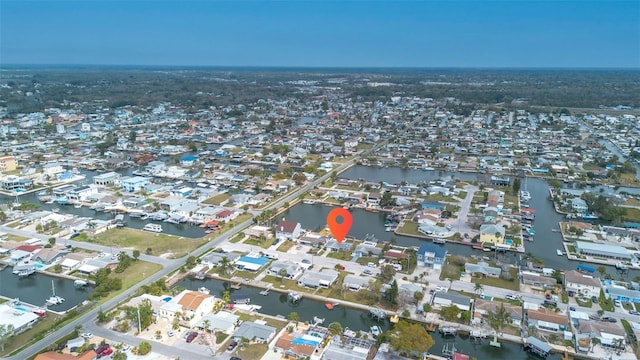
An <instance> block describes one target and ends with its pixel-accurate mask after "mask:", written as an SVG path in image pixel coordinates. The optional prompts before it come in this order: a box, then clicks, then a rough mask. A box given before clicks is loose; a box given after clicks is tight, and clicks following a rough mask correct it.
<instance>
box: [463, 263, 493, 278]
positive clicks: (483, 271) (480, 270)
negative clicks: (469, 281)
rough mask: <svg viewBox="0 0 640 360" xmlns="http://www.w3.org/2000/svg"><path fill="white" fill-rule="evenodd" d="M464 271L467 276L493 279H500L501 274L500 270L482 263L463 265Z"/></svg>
mask: <svg viewBox="0 0 640 360" xmlns="http://www.w3.org/2000/svg"><path fill="white" fill-rule="evenodd" d="M464 271H465V272H466V273H467V274H471V275H480V276H482V277H493V278H497V277H500V273H501V272H502V270H501V269H500V268H497V267H493V266H489V264H487V263H486V262H484V261H480V262H479V263H477V264H474V263H469V262H468V263H466V264H464Z"/></svg>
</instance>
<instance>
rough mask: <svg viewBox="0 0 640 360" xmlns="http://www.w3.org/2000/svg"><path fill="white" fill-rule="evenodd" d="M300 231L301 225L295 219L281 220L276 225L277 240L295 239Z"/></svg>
mask: <svg viewBox="0 0 640 360" xmlns="http://www.w3.org/2000/svg"><path fill="white" fill-rule="evenodd" d="M301 232H302V225H300V223H299V222H296V221H287V220H282V221H280V222H279V223H278V225H276V238H277V239H279V240H293V239H297V238H298V237H299V236H300V233H301Z"/></svg>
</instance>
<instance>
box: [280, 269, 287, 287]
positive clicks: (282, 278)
mask: <svg viewBox="0 0 640 360" xmlns="http://www.w3.org/2000/svg"><path fill="white" fill-rule="evenodd" d="M287 275H288V273H287V269H285V268H282V269H280V270H278V276H280V283H281V284H282V283H284V278H285V277H286V276H287Z"/></svg>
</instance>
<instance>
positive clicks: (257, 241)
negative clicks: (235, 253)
mask: <svg viewBox="0 0 640 360" xmlns="http://www.w3.org/2000/svg"><path fill="white" fill-rule="evenodd" d="M244 243H245V244H247V245H254V246H260V247H261V248H263V249H268V248H269V246H271V245H273V239H265V240H264V241H260V239H251V238H249V239H247V240H245V241H244Z"/></svg>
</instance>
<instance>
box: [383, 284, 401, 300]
mask: <svg viewBox="0 0 640 360" xmlns="http://www.w3.org/2000/svg"><path fill="white" fill-rule="evenodd" d="M384 297H385V298H386V299H387V301H389V303H390V304H391V305H396V304H397V303H398V282H397V281H395V280H393V282H392V283H391V286H390V287H389V288H388V289H387V290H386V291H385V292H384Z"/></svg>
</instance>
